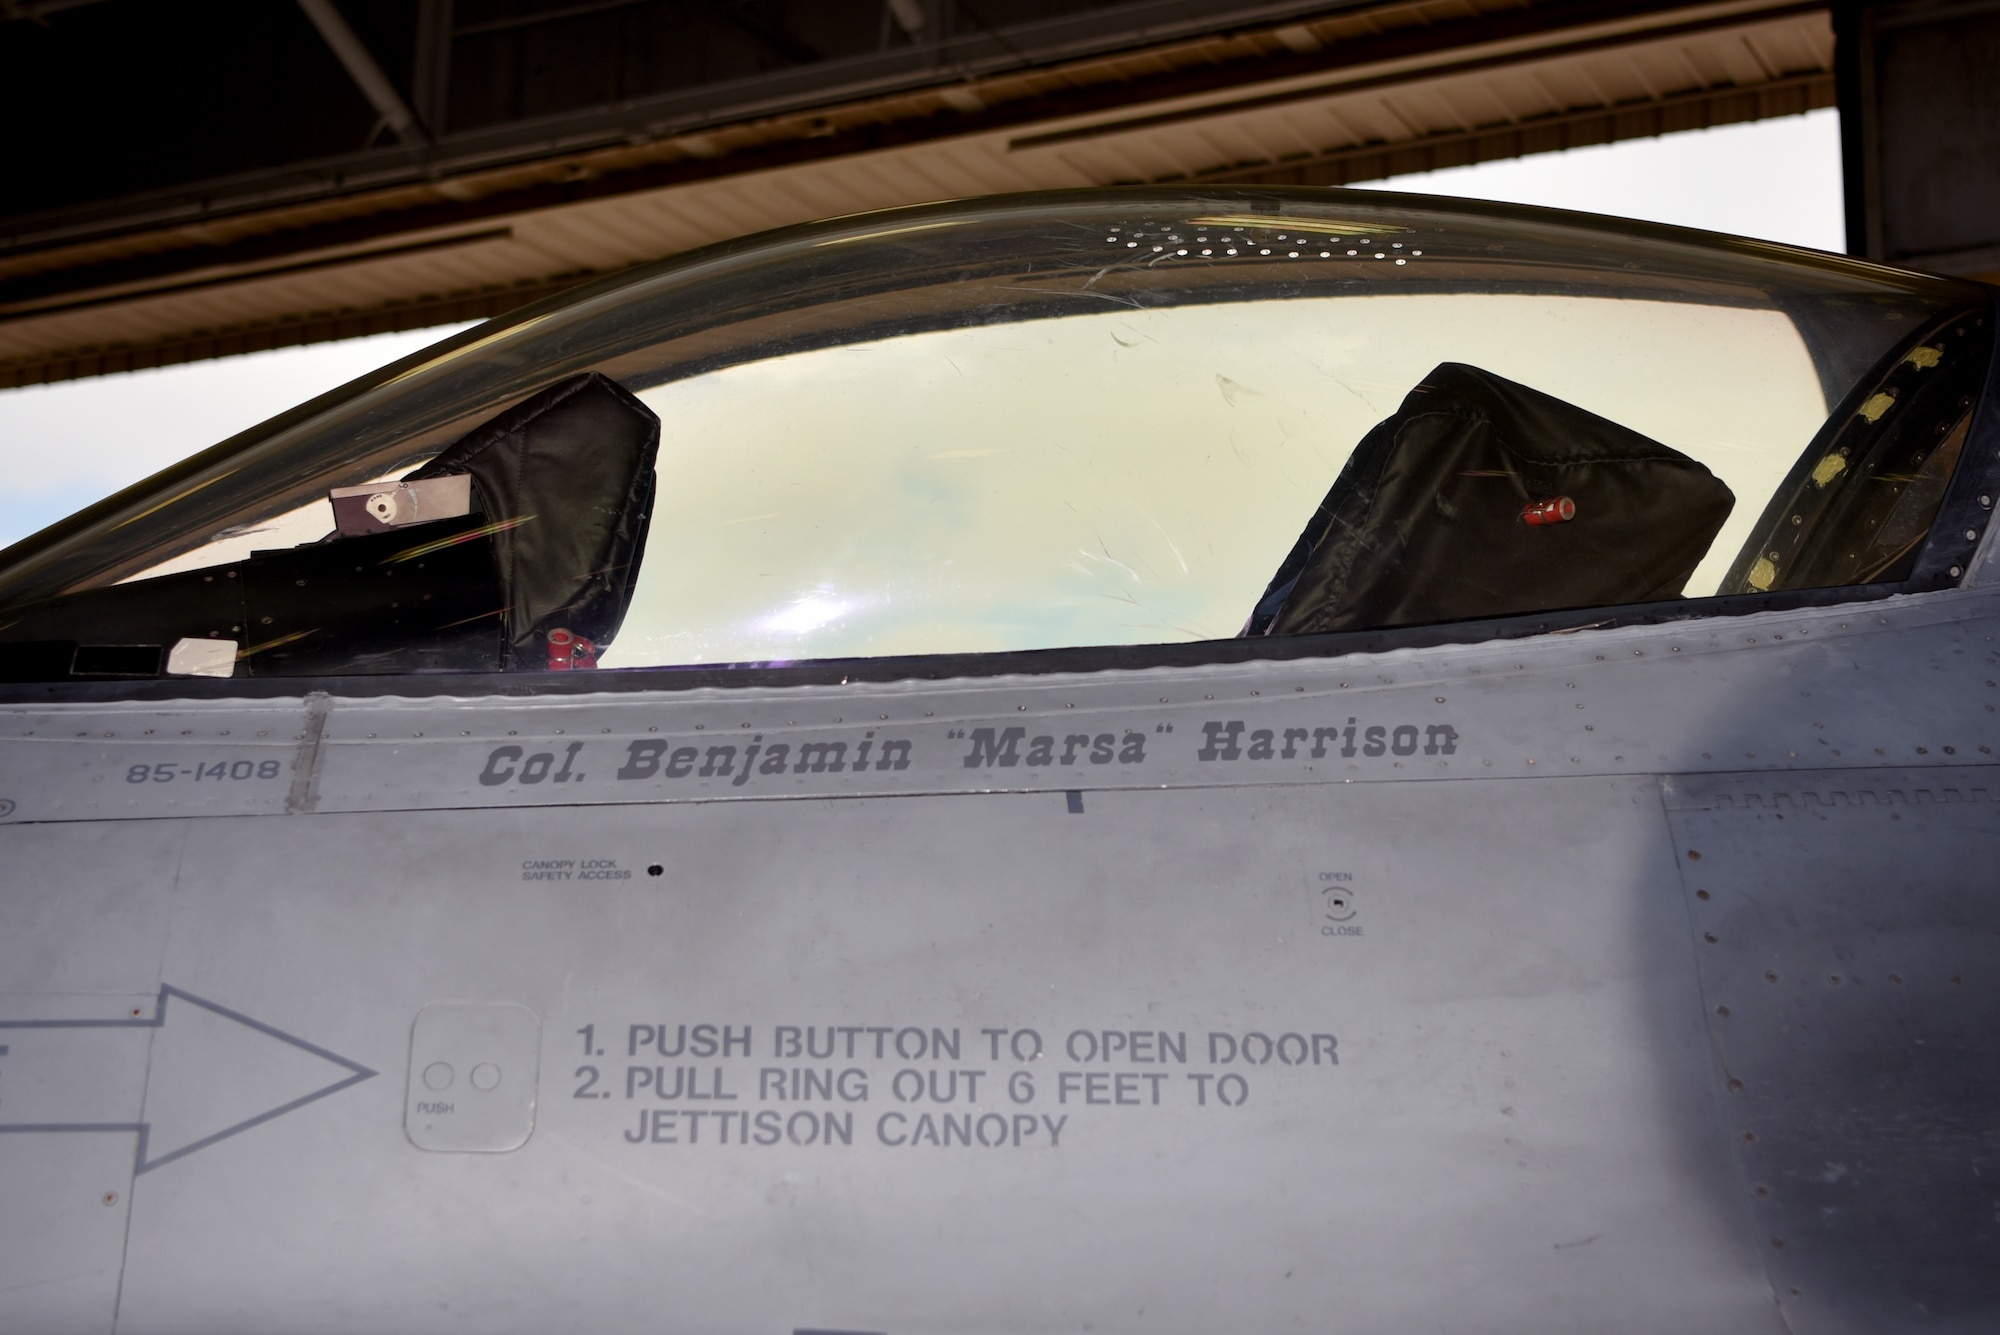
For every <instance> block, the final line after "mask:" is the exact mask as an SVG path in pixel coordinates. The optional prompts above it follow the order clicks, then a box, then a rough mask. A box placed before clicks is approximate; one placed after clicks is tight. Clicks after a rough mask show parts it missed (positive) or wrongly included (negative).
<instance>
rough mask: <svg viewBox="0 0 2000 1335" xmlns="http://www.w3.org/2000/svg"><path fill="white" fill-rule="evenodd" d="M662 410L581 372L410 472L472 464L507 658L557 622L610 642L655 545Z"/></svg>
mask: <svg viewBox="0 0 2000 1335" xmlns="http://www.w3.org/2000/svg"><path fill="white" fill-rule="evenodd" d="M659 446H660V419H659V418H658V417H656V416H654V414H653V412H652V410H651V409H649V408H648V407H646V405H645V404H643V403H641V402H640V401H639V400H638V399H636V398H634V397H633V396H632V395H631V394H630V393H628V392H627V391H626V390H625V388H624V387H623V386H621V385H619V384H618V383H617V382H616V381H615V380H612V379H610V378H609V377H606V376H603V375H599V374H598V373H596V372H594V371H592V372H587V373H585V374H582V375H576V376H571V377H570V378H569V379H567V380H561V381H558V382H557V383H555V384H553V385H550V386H549V387H548V388H547V389H545V390H542V391H541V392H540V393H538V394H536V395H534V396H533V397H531V398H528V399H525V400H523V401H522V402H520V403H518V404H516V405H515V406H514V407H512V408H510V409H508V410H507V411H506V412H504V413H502V414H500V415H499V416H498V417H496V418H494V419H493V420H492V421H490V422H487V423H485V424H484V425H482V426H480V427H478V428H476V429H475V430H473V431H472V432H471V433H469V434H468V435H466V436H464V437H463V438H462V439H460V440H459V441H457V442H456V443H455V444H453V445H451V446H450V447H448V448H447V449H446V450H445V451H444V452H443V453H441V454H439V455H438V456H437V457H436V458H435V459H432V460H431V461H430V462H429V463H427V464H425V465H424V466H423V467H422V468H420V469H418V470H417V471H416V472H414V473H411V474H410V480H412V481H417V480H421V479H424V478H433V477H445V476H450V475H454V474H459V473H469V474H471V476H472V486H473V491H474V493H475V494H474V501H475V507H476V508H477V509H478V510H479V511H480V513H482V514H483V515H484V516H485V517H486V520H487V524H488V526H489V527H490V528H491V529H492V531H493V539H492V543H493V548H492V550H493V560H494V564H495V566H496V567H497V573H498V575H499V578H500V587H501V589H502V590H503V591H504V596H505V597H506V599H507V604H508V606H507V612H506V645H507V651H508V663H507V664H506V665H507V666H509V667H526V668H536V667H540V666H541V665H542V664H543V662H544V661H545V651H544V647H543V641H544V639H545V637H546V636H547V634H548V632H550V631H551V630H556V629H563V630H568V631H570V632H572V633H574V634H576V635H580V636H583V637H584V638H586V639H590V640H593V641H595V642H597V644H599V645H600V646H601V645H603V644H605V643H608V642H609V641H610V639H611V638H612V636H614V635H616V634H617V633H618V627H619V624H620V623H621V622H623V621H624V619H625V609H626V607H627V605H628V604H629V603H630V602H631V600H632V590H633V586H634V584H635V582H636V581H637V579H638V575H639V559H640V557H641V556H642V555H643V554H644V552H645V546H646V531H647V528H648V526H649V524H650V521H651V519H652V512H653V492H654V487H655V485H656V484H655V480H654V473H653V464H654V459H655V456H656V455H657V454H658V452H659Z"/></svg>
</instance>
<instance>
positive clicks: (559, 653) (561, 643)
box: [549, 627, 597, 672]
mask: <svg viewBox="0 0 2000 1335" xmlns="http://www.w3.org/2000/svg"><path fill="white" fill-rule="evenodd" d="M596 666H597V644H596V642H595V641H593V640H586V639H584V638H583V636H581V635H578V634H577V633H575V632H574V631H568V630H563V629H561V628H560V627H558V628H557V629H555V630H552V631H550V632H549V671H551V672H579V671H582V670H584V669H586V668H594V667H596Z"/></svg>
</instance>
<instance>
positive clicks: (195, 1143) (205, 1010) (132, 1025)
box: [0, 984, 377, 1174]
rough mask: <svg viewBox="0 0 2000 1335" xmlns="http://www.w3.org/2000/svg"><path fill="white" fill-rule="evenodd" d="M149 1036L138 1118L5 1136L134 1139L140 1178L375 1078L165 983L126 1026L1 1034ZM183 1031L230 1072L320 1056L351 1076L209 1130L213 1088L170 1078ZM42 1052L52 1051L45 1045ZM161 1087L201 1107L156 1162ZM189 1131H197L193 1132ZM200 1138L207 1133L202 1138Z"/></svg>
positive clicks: (185, 1118) (1, 1127)
mask: <svg viewBox="0 0 2000 1335" xmlns="http://www.w3.org/2000/svg"><path fill="white" fill-rule="evenodd" d="M169 1001H172V1002H174V1003H175V1005H174V1007H173V1008H172V1009H171V1011H170V1009H169V1007H168V1002H169ZM193 1008H199V1009H198V1010H197V1009H193ZM170 1015H181V1016H184V1017H186V1018H184V1019H182V1020H181V1021H180V1022H179V1023H178V1024H177V1026H176V1029H175V1030H174V1031H169V1030H168V1029H167V1021H168V1018H169V1016H170ZM145 1029H154V1030H160V1031H162V1032H161V1034H158V1035H154V1036H152V1038H151V1043H152V1045H153V1047H154V1052H153V1054H152V1057H151V1062H150V1065H149V1067H148V1069H147V1072H146V1078H145V1098H144V1102H143V1104H142V1107H141V1109H140V1116H139V1117H138V1118H137V1119H136V1120H132V1121H57V1120H47V1121H33V1122H0V1134H4V1133H8V1132H14V1133H36V1132H79V1131H104V1132H133V1133H136V1134H137V1136H138V1138H139V1143H138V1148H137V1150H136V1152H135V1154H134V1158H133V1172H134V1173H135V1174H138V1173H146V1172H151V1171H152V1170H153V1169H155V1168H159V1167H162V1166H164V1165H166V1164H170V1163H172V1162H173V1161H174V1160H176V1159H184V1158H186V1157H187V1156H188V1155H190V1154H193V1153H194V1152H195V1151H196V1150H202V1149H207V1148H208V1147H209V1146H210V1145H213V1144H215V1143H216V1142H217V1141H222V1140H227V1139H229V1138H230V1137H231V1136H234V1135H238V1134H241V1133H242V1132H245V1131H248V1130H249V1129H250V1128H252V1127H254V1126H261V1125H262V1124H263V1123H265V1122H268V1121H271V1120H272V1119H273V1118H278V1117H283V1116H284V1115H285V1114H286V1113H288V1112H295V1111H297V1110H298V1109H300V1108H303V1107H305V1106H306V1105H307V1104H308V1103H316V1102H318V1101H319V1100H321V1099H323V1098H326V1097H327V1096H328V1095H330V1094H338V1093H339V1092H340V1091H341V1090H343V1089H346V1088H347V1087H349V1086H350V1085H358V1084H360V1083H361V1082H362V1081H363V1080H366V1079H368V1078H369V1077H371V1076H373V1075H376V1074H377V1072H375V1071H371V1070H369V1069H368V1068H367V1067H366V1066H363V1065H361V1064H360V1063H359V1062H352V1061H349V1060H348V1059H347V1058H345V1057H342V1056H340V1055H339V1054H337V1053H333V1052H329V1051H327V1050H326V1049H325V1048H322V1047H320V1046H318V1045H317V1044H313V1043H308V1042H306V1041H305V1040H304V1039H302V1038H299V1037H296V1036H295V1035H292V1034H288V1033H286V1032H284V1031H283V1030H282V1029H277V1028H274V1027H273V1026H271V1025H268V1024H265V1023H264V1022H263V1021H261V1020H253V1019H251V1018H250V1017H249V1016H247V1015H244V1014H241V1013H239V1012H237V1011H233V1010H230V1009H229V1008H228V1007H227V1006H218V1005H217V1004H216V1003H214V1002H213V1001H208V1000H205V999H203V998H201V997H198V996H195V995H194V994H193V993H191V992H183V991H181V989H179V988H177V987H172V986H169V985H166V984H162V985H161V987H160V993H159V997H158V999H157V1000H156V1001H155V1003H154V1006H153V1013H152V1015H151V1016H140V1017H136V1018H133V1019H122V1020H0V1030H14V1031H41V1032H40V1033H39V1034H34V1033H32V1032H28V1033H22V1034H21V1037H20V1038H19V1039H17V1040H15V1043H14V1044H13V1045H12V1046H14V1047H16V1048H19V1047H21V1046H23V1044H24V1042H25V1040H27V1039H28V1038H30V1037H43V1038H52V1037H54V1036H55V1035H54V1034H53V1033H51V1032H50V1031H83V1030H145ZM182 1030H187V1031H192V1030H201V1031H202V1033H201V1035H200V1038H199V1039H198V1040H191V1041H192V1042H194V1044H195V1050H196V1051H197V1052H199V1051H201V1050H203V1049H206V1051H207V1052H208V1053H215V1052H217V1051H218V1050H221V1051H222V1053H223V1055H222V1056H221V1058H219V1060H221V1061H223V1062H227V1063H230V1064H232V1065H241V1066H243V1067H245V1068H253V1067H254V1068H256V1070H257V1073H258V1074H259V1075H260V1076H269V1075H270V1074H271V1072H270V1071H269V1069H268V1068H270V1067H271V1066H272V1064H273V1062H274V1061H284V1060H288V1059H292V1058H296V1057H298V1054H301V1053H303V1054H307V1055H309V1056H311V1057H316V1058H318V1059H320V1060H321V1061H324V1062H329V1063H331V1064H333V1065H334V1066H337V1067H339V1068H340V1069H341V1071H343V1072H344V1073H345V1074H343V1075H342V1076H341V1077H340V1078H339V1079H336V1080H334V1081H333V1082H332V1083H330V1084H326V1085H321V1086H318V1087H317V1088H312V1089H310V1090H309V1091H308V1092H306V1093H305V1094H302V1095H297V1096H296V1097H292V1098H289V1099H286V1100H284V1101H282V1102H280V1103H278V1104H277V1105H276V1106H273V1107H268V1108H265V1109H263V1110H262V1111H260V1112H257V1113H254V1114H253V1115H251V1116H248V1117H244V1118H242V1119H240V1120H236V1121H229V1122H227V1124H226V1125H224V1126H223V1127H222V1128H221V1129H219V1130H206V1128H207V1127H209V1126H212V1125H213V1123H214V1121H215V1120H216V1117H215V1115H213V1114H212V1113H210V1112H209V1111H208V1109H207V1107H206V1106H204V1105H205V1103H206V1102H210V1101H212V1099H211V1100H204V1099H203V1098H202V1096H203V1095H205V1094H211V1093H212V1086H211V1085H209V1084H208V1083H206V1082H199V1083H197V1084H195V1085H189V1084H188V1082H187V1080H186V1079H185V1078H183V1079H181V1080H179V1081H178V1082H177V1081H176V1079H175V1078H174V1076H173V1074H172V1072H171V1066H172V1063H173V1058H174V1055H175V1051H174V1048H173V1047H172V1046H164V1044H165V1036H166V1035H167V1034H168V1033H176V1035H177V1034H178V1031H182ZM259 1036H261V1037H259ZM266 1040H275V1041H276V1043H277V1044H279V1045H282V1046H280V1047H277V1048H274V1047H273V1046H272V1044H271V1043H270V1042H267V1041H266ZM42 1046H44V1047H45V1048H46V1047H47V1045H46V1044H45V1045H42ZM8 1051H9V1047H8V1045H3V1044H0V1055H5V1054H7V1053H8ZM22 1060H23V1054H21V1053H19V1052H16V1053H15V1054H14V1055H13V1057H12V1058H11V1059H10V1061H9V1063H8V1064H9V1065H10V1066H14V1065H18V1064H19V1063H20V1062H21V1061H22ZM203 1064H204V1065H207V1064H210V1063H207V1062H204V1063H203ZM293 1065H294V1066H296V1065H297V1063H296V1062H294V1063H293ZM282 1074H284V1075H285V1076H286V1077H287V1078H288V1079H290V1080H291V1083H292V1085H293V1086H294V1087H295V1086H296V1084H297V1083H298V1082H297V1079H296V1076H297V1072H296V1070H293V1071H287V1072H283V1073H282ZM313 1078H314V1080H317V1078H318V1077H317V1076H315V1077H313ZM162 1087H164V1088H165V1089H167V1090H169V1091H171V1092H173V1093H177V1094H182V1095H186V1091H187V1090H188V1089H190V1088H191V1089H193V1090H194V1091H195V1093H194V1095H193V1096H192V1099H193V1102H194V1103H195V1105H196V1106H195V1108H194V1111H193V1112H192V1113H188V1112H187V1111H186V1110H184V1109H182V1110H177V1113H178V1121H179V1123H180V1124H181V1125H179V1126H177V1128H176V1130H177V1132H178V1134H177V1135H176V1136H175V1137H174V1139H176V1140H177V1141H179V1142H180V1143H177V1144H175V1145H174V1146H173V1148H172V1149H170V1150H168V1151H167V1152H166V1153H163V1154H160V1155H158V1156H157V1157H152V1146H153V1141H154V1130H155V1125H156V1122H157V1121H158V1118H157V1117H148V1116H146V1115H145V1113H146V1112H147V1111H149V1110H151V1109H152V1108H153V1107H154V1104H155V1101H156V1098H158V1097H159V1096H160V1091H161V1089H162ZM286 1092H287V1093H290V1092H292V1091H291V1089H289V1088H288V1089H287V1091H286ZM166 1101H168V1102H174V1101H175V1100H174V1099H173V1098H171V1097H169V1098H168V1099H167V1100H166ZM178 1101H179V1102H181V1103H187V1102H189V1098H188V1097H182V1098H180V1099H179V1100H178ZM0 1107H4V1104H0ZM223 1116H224V1117H225V1118H226V1117H227V1116H228V1114H224V1115H223ZM190 1127H192V1128H194V1129H192V1130H191V1129H190ZM202 1131H205V1132H206V1133H205V1134H200V1132H202Z"/></svg>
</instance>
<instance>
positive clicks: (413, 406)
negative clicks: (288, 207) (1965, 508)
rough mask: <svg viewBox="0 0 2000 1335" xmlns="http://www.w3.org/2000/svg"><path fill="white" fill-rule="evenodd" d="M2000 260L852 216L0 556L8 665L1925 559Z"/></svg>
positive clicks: (251, 444)
mask: <svg viewBox="0 0 2000 1335" xmlns="http://www.w3.org/2000/svg"><path fill="white" fill-rule="evenodd" d="M1992 342H1993V338H1992V328H1991V320H1990V314H1989V310H1988V299H1987V295H1986V293H1985V291H1984V289H1981V288H1978V287H1976V286H1973V285H1969V284H1963V283H1956V282H1951V281H1947V280H1943V279H1935V278H1926V277H1921V276H1918V275H1913V274H1904V273H1898V272H1894V271H1890V270H1884V269H1879V268H1875V267H1872V266H1868V265H1863V264H1858V263H1854V262H1850V261H1846V260H1841V259H1837V258H1833V257H1829V256H1820V255H1815V254H1811V253H1808V252H1801V251H1792V250H1787V249H1784V248H1781V247H1776V246H1769V245H1763V244H1759V243H1753V242H1746V241H1737V240H1731V239H1728V238H1719V237H1704V236H1700V235H1696V234H1690V233H1683V232H1675V231H1671V230H1669V229H1662V228H1651V227H1646V226H1643V225H1639V224H1610V223H1606V222H1603V221H1602V220H1585V219H1579V218H1576V217H1574V216H1570V215H1562V214H1552V213H1544V212H1540V211H1535V210H1526V209H1518V208H1508V207H1503V206H1495V205H1474V204H1466V203H1459V202H1445V201H1437V200H1424V199H1417V198H1411V197H1403V196H1394V195H1380V194H1374V193H1358V192H1341V191H1292V192H1286V191H1269V190H1220V189H1218V190H1185V191H1160V190H1151V189H1147V190H1119V191H1095V192H1087V193H1074V194H1063V195H1045V196H1029V197H1020V198H1011V199H1002V200H996V201H981V202H972V203H962V204H952V205H940V206H934V207H927V208H922V209H913V210H905V211H901V212H897V213H891V214H879V215H871V216H867V217H862V218H854V219H845V220H836V221H833V222H829V223H823V224H818V225H815V226H811V227H805V228H796V229H792V230H789V231H785V232H780V233H774V234H771V235H768V236H764V237H754V238H750V239H747V240H744V241H740V242H734V243H730V244H727V245H724V246H720V247H716V248H713V249H710V250H707V251H702V252H699V253H696V254H693V255H689V256H686V257H682V258H680V259H676V260H673V261H669V262H666V263H663V264H661V265H657V266H654V267H651V268H648V269H643V270H640V271H637V272H634V273H631V274H628V275H624V276H621V277H619V278H616V279H612V280H607V281H605V282H602V283H598V284H595V285H592V286H589V287H586V288H583V289H580V290H578V291H576V292H574V293H572V294H569V295H567V296H564V297H562V298H558V299H555V300H553V301H550V302H546V303H543V304H541V305H539V306H535V307H529V308H526V309H524V310H522V311H520V312H517V313H515V314H514V315H511V316H508V317H505V318H503V319H500V320H497V321H494V322H492V323H490V324H489V325H486V326H482V327H480V328H477V329H474V330H470V331H468V332H466V333H464V334H462V335H459V336H458V337H456V338H453V339H450V340H447V341H446V342H444V343H442V344H439V345H438V346H437V347H435V348H432V349H430V350H428V351H426V352H424V353H421V354H419V355H417V356H416V357H413V358H410V359H408V360H407V361H405V362H402V363H399V364H397V365H394V366H391V367H388V368H385V369H384V370H383V371H381V372H379V373H377V374H375V375H373V376H370V377H366V378H364V379H363V380H360V381H357V382H355V383H354V384H351V385H348V386H346V387H344V388H342V389H340V390H338V391H335V392H334V393H332V394H329V395H327V396H325V397H324V398H322V399H319V400H317V401H315V402H313V403H310V404H307V405H304V406H303V407H302V408H299V409H297V410H294V411H293V412H291V413H288V414H286V415H284V416H283V417H280V418H277V419H275V420H273V421H272V422H269V423H266V424H265V425H263V426H262V427H259V428H257V429H255V430H253V431H251V432H249V433H246V434H245V435H243V436H241V437H238V438H236V439H235V440H232V441H228V442H225V443H224V444H222V445H220V446H217V447H216V448H215V449H213V450H211V451H209V452H207V453H206V454H203V455H201V456H198V457H196V458H195V459H193V460H190V461H188V462H187V463H185V464H183V465H181V466H179V467H177V468H175V469H173V470H170V471H169V472H168V473H164V474H162V475H160V476H159V477H156V478H154V479H151V480H149V481H148V482H146V483H142V484H141V485H140V486H138V487H136V488H133V489H132V490H130V491H128V492H126V493H124V494H122V495H120V496H117V497H114V498H112V499H111V500H110V501H107V502H105V503H103V504H101V505H99V506H97V507H95V508H94V509H92V510H90V511H87V512H85V513H84V514H82V515H79V516H77V517H75V518H73V519H71V520H69V521H66V522H65V523H63V524H60V525H57V526H56V527H55V528H52V529H50V530H47V531H46V532H44V533H42V534H38V535H36V536H35V537H33V538H30V539H28V540H27V541H25V542H23V543H21V544H19V545H18V546H16V547H14V548H12V549H10V550H9V551H8V552H6V553H4V554H0V623H4V624H0V678H7V679H12V680H17V681H20V680H74V679H92V678H106V677H150V676H159V675H184V676H238V677H253V676H279V677H286V676H309V675H310V676H326V675H331V676H339V675H346V674H363V673H411V672H438V671H444V672H545V671H550V670H574V669H577V668H582V667H592V666H601V667H605V668H657V667H673V666H683V665H690V664H744V663H765V664H769V663H786V662H797V661H799V660H805V659H829V658H870V657H882V656H892V655H911V654H971V653H991V652H1004V651H1020V650H1035V649H1050V648H1072V647H1078V646H1129V645H1153V644H1168V643H1176V642H1188V641H1215V640H1227V639H1232V638H1236V637H1252V638H1256V637H1296V636H1311V635H1330V634H1339V633H1342V632H1348V631H1356V630H1371V631H1372V630H1382V629H1384V628H1392V627H1402V626H1433V625H1438V624H1447V623H1464V622H1485V621H1491V620H1493V619H1495V618H1506V617H1512V616H1518V615H1523V614H1530V613H1540V612H1548V611H1553V610H1564V609H1588V608H1597V607H1621V606H1631V605H1635V604H1647V605H1651V604H1662V603H1675V602H1678V601H1681V600H1703V599H1711V598H1718V597H1722V598H1727V597H1741V596H1743V595H1750V594H1768V593H1777V592H1782V591H1786V590H1803V589H1827V588H1843V587H1872V586H1881V585H1885V584H1897V583H1899V582H1901V581H1906V580H1908V579H1909V578H1911V575H1912V571H1913V570H1914V568H1915V563H1916V561H1917V559H1918V555H1919V551H1920V549H1921V547H1922V545H1923V542H1924V539H1925V536H1926V534H1927V533H1928V532H1929V530H1930V528H1931V526H1932V521H1933V518H1934V516H1935V515H1936V514H1937V511H1938V507H1939V504H1940V502H1941V500H1942V499H1943V498H1944V495H1945V492H1946V487H1947V485H1948V484H1949V483H1950V481H1951V479H1952V475H1953V471H1954V468H1955V466H1956V464H1957V461H1958V456H1959V454H1960V452H1961V451H1962V449H1963V446H1964V442H1965V439H1966V435H1967V431H1968V426H1969V422H1970V420H1971V412H1972V409H1973V407H1974V405H1975V403H1976V401H1977V399H1978V397H1979V395H1980V393H1981V391H1982V389H1983V386H1984V384H1985V380H1986V374H1987V370H1988V367H1989V364H1990V362H1991V360H1992Z"/></svg>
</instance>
